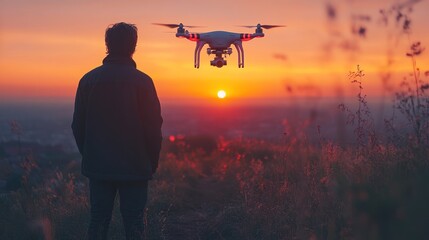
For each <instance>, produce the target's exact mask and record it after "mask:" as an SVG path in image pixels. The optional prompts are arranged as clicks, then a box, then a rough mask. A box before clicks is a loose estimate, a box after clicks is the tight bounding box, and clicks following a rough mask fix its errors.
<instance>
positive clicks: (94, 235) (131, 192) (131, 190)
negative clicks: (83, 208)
mask: <svg viewBox="0 0 429 240" xmlns="http://www.w3.org/2000/svg"><path fill="white" fill-rule="evenodd" d="M147 187H148V182H147V181H100V180H94V179H90V180H89V192H90V204H91V221H90V224H89V229H88V239H89V240H105V239H107V232H108V230H109V224H110V220H111V218H112V210H113V205H114V200H115V196H116V193H117V192H119V202H120V210H121V215H122V220H123V223H124V228H125V234H126V238H127V240H130V239H133V240H134V239H144V222H143V218H144V210H145V206H146V202H147Z"/></svg>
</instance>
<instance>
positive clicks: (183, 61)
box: [0, 0, 429, 101]
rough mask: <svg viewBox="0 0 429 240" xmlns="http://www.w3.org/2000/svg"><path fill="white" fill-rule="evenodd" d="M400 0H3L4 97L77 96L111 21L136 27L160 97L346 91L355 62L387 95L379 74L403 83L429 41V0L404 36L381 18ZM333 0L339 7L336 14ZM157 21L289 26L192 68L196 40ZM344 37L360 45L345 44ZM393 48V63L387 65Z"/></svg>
mask: <svg viewBox="0 0 429 240" xmlns="http://www.w3.org/2000/svg"><path fill="white" fill-rule="evenodd" d="M374 2H376V3H374ZM398 2H405V1H388V0H379V1H370V0H366V1H353V0H342V1H340V0H337V1H319V0H302V1H292V0H271V1H254V2H253V1H242V0H238V1H224V0H217V1H213V2H209V1H201V0H200V1H194V0H192V1H173V0H158V1H147V0H143V1H141V0H140V1H138V0H124V1H110V0H109V1H85V0H73V1H72V0H62V1H55V0H38V1H23V0H2V1H1V2H0V101H1V100H10V99H15V100H16V99H26V100H37V99H43V98H48V99H56V98H61V99H72V98H73V97H74V93H75V89H76V86H77V84H78V81H79V79H80V77H81V76H82V75H83V74H84V73H86V72H87V71H89V70H90V69H92V68H94V67H96V66H98V65H100V64H101V61H102V59H103V58H104V56H105V46H104V31H105V28H106V27H107V26H108V25H109V24H111V23H115V22H120V21H124V22H130V23H135V24H136V25H137V27H138V28H139V41H138V46H137V52H136V53H135V55H134V59H135V60H136V62H137V66H138V67H139V69H140V70H142V71H144V72H146V73H148V74H149V75H150V76H152V78H153V79H154V81H155V84H156V87H157V90H158V94H159V96H160V98H161V100H165V101H168V100H177V99H179V100H186V99H195V98H197V99H202V100H210V99H215V98H216V94H217V91H218V90H219V89H224V90H225V91H226V92H227V94H228V98H230V99H237V100H244V99H259V100H267V99H277V100H282V99H285V98H287V97H288V96H291V95H292V96H317V97H330V96H336V95H338V94H340V95H346V96H347V95H350V94H354V93H353V91H352V89H353V86H352V85H350V84H349V82H348V80H347V73H348V72H349V71H350V70H354V69H355V66H356V65H357V64H360V66H361V67H362V68H363V69H364V70H365V72H366V73H367V74H368V75H367V77H366V80H367V81H366V82H365V84H366V85H365V86H366V87H367V88H366V91H367V92H368V94H371V95H374V96H375V95H381V94H382V92H383V91H384V89H385V87H383V85H382V83H381V80H380V72H382V71H386V70H387V69H390V70H391V71H392V72H393V75H394V78H393V80H392V82H391V83H389V84H390V85H391V86H393V87H395V86H397V84H398V82H399V80H400V79H402V77H403V76H405V75H406V74H407V73H408V72H410V71H411V70H412V69H411V64H410V59H409V58H406V57H405V52H406V51H407V49H408V46H409V43H410V42H413V41H416V40H419V41H421V42H422V44H423V45H424V46H429V36H428V34H427V32H428V31H427V26H426V25H427V23H428V22H429V16H428V15H427V10H428V9H429V2H428V1H425V0H423V1H421V2H419V3H417V4H415V6H414V8H413V9H414V11H413V12H412V13H410V17H411V19H412V32H411V34H410V36H409V38H408V37H407V36H406V35H404V34H402V35H401V34H398V31H397V28H395V24H393V23H390V24H389V25H388V26H387V27H386V26H384V25H383V24H382V23H381V21H380V14H379V10H380V9H381V8H388V7H389V6H392V5H393V4H395V3H398ZM209 3H210V4H209ZM327 3H329V4H331V5H332V6H333V7H334V8H335V10H336V18H335V19H334V20H331V21H330V20H328V17H327V11H326V5H327ZM361 14H365V15H369V16H370V17H371V21H370V22H364V23H363V24H364V25H365V26H366V27H367V36H366V38H361V37H358V36H356V35H353V34H352V33H351V31H350V29H351V26H352V25H353V20H352V19H353V16H357V15H361ZM153 22H165V23H179V22H183V23H184V24H189V25H201V26H207V27H204V28H199V29H196V31H198V32H207V31H213V30H226V31H234V32H249V33H252V32H253V30H248V29H245V28H240V27H237V25H251V24H257V23H258V22H260V23H261V24H285V25H287V27H286V28H276V29H272V30H266V31H265V33H266V36H265V38H261V39H254V40H252V41H249V42H245V43H244V50H245V68H244V69H239V68H238V67H237V53H236V52H235V48H233V50H234V52H233V54H232V55H231V56H230V57H229V58H228V59H227V60H228V66H226V67H223V68H221V69H218V68H215V67H212V66H210V60H211V59H212V58H213V56H210V57H208V56H207V55H206V54H205V49H203V51H202V52H201V65H200V69H194V68H193V52H194V48H195V43H194V42H190V41H187V40H185V39H177V38H176V37H174V30H172V31H171V30H170V29H167V28H162V27H159V26H154V25H151V23H153ZM169 32H171V33H169ZM395 39H396V40H395ZM345 43H348V44H349V46H355V47H356V50H344V46H345ZM341 46H342V47H341ZM329 49H330V50H329ZM389 51H390V52H391V59H393V60H394V61H393V65H391V66H390V68H387V67H386V63H387V56H388V54H387V53H388V52H389ZM428 56H429V55H428V54H427V52H426V53H425V54H424V55H422V56H420V57H419V58H418V65H419V67H420V69H422V71H427V70H429V57H428ZM287 89H289V90H291V91H287ZM225 100H226V99H225Z"/></svg>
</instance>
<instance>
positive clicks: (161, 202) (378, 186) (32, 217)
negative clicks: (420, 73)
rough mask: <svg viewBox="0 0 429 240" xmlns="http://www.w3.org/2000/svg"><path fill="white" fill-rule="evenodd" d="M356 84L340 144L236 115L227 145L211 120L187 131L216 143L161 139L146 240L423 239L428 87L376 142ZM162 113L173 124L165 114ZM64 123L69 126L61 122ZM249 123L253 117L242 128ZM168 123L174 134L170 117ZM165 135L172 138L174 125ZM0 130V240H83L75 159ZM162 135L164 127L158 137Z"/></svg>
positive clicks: (288, 124) (314, 130)
mask: <svg viewBox="0 0 429 240" xmlns="http://www.w3.org/2000/svg"><path fill="white" fill-rule="evenodd" d="M364 79H365V76H364V74H363V72H362V70H360V69H359V68H358V69H357V70H356V71H355V72H351V73H350V75H349V80H350V82H351V84H356V86H357V89H358V90H357V92H358V94H357V98H356V99H357V101H356V103H355V104H351V105H350V106H349V105H348V104H342V103H339V104H338V106H337V107H336V108H334V109H331V110H332V111H334V112H338V113H339V116H343V118H342V119H344V123H345V124H346V125H345V129H344V131H345V132H344V133H343V135H350V134H351V136H349V138H347V139H348V140H347V141H345V140H344V139H341V138H340V139H336V140H333V139H332V138H330V137H327V136H330V135H329V134H325V133H324V132H326V131H325V128H324V126H323V125H320V122H323V121H322V120H320V121H319V120H314V119H313V120H311V119H308V118H301V117H298V119H295V121H286V120H284V121H282V122H280V123H279V122H278V119H277V120H273V119H271V120H272V122H274V125H273V126H277V128H280V129H281V130H282V131H280V130H278V129H277V128H275V127H274V128H272V127H266V126H265V125H262V128H258V129H257V131H253V132H252V131H250V130H247V131H246V129H247V128H246V127H243V124H244V122H247V124H249V126H248V128H252V126H259V125H260V124H259V125H258V123H257V122H253V123H252V122H251V121H250V120H249V119H251V118H252V117H250V118H248V117H249V115H248V114H247V115H246V116H247V117H246V116H245V117H242V118H240V117H238V116H239V115H240V114H237V116H236V121H235V122H234V121H233V120H230V121H227V125H228V126H230V127H231V126H233V128H238V127H239V126H242V127H243V130H241V131H240V133H238V134H236V135H234V134H232V133H231V131H230V130H229V128H227V129H222V127H219V126H218V128H215V127H214V125H213V124H216V123H219V121H220V119H216V118H214V119H213V116H212V117H210V118H208V119H206V120H201V119H200V120H201V122H200V124H199V125H200V126H199V127H200V128H197V127H189V128H190V129H192V130H193V131H195V128H197V130H196V131H197V132H202V133H203V132H204V131H203V129H204V128H207V129H212V130H213V128H214V129H215V131H216V132H220V131H223V133H225V136H226V137H222V136H214V135H213V133H211V132H210V131H208V132H205V133H204V134H188V135H186V134H179V133H171V134H167V135H166V136H165V138H164V143H163V148H162V153H161V159H160V168H159V170H158V172H157V173H156V176H155V178H154V180H152V181H151V183H150V194H149V203H148V205H147V211H146V215H145V222H146V236H147V238H148V239H424V238H425V237H427V236H429V230H428V228H427V227H425V223H426V221H427V219H428V217H429V208H428V207H427V202H428V201H429V188H427V183H428V182H429V167H428V164H429V158H428V149H429V148H428V146H429V144H428V143H429V142H428V141H429V131H428V120H429V118H428V109H429V99H428V95H427V93H426V92H425V91H426V90H427V88H428V87H427V86H428V85H427V84H425V83H424V82H423V80H421V79H418V80H419V82H418V83H419V84H418V85H414V88H413V87H411V86H413V85H411V84H409V85H407V86H408V88H404V90H403V91H402V92H399V93H398V94H397V101H396V105H395V106H394V107H395V109H397V111H399V113H400V114H401V116H402V117H391V118H388V119H385V120H384V123H383V125H382V127H383V130H382V131H380V129H377V131H376V127H375V124H374V120H373V117H372V112H371V109H370V106H369V103H368V102H367V100H366V96H365V95H364V87H363V86H364ZM416 87H418V88H417V89H416ZM416 90H417V91H416ZM57 110H58V109H57ZM325 110H326V109H325ZM246 111H248V112H253V113H254V112H257V113H262V112H263V110H261V109H259V110H257V111H256V110H254V111H249V109H247V110H246ZM270 111H271V113H272V115H273V116H275V115H276V114H275V113H278V111H274V110H272V109H271V110H267V112H266V113H264V114H262V116H265V117H262V118H261V119H259V120H258V121H262V122H264V121H268V119H269V118H267V117H266V116H267V115H269V112H270ZM12 112H13V111H12ZM58 112H61V111H57V114H59V113H58ZM64 112H69V111H64ZM232 112H237V110H234V111H231V113H232ZM291 112H292V111H289V113H291ZM169 113H170V116H173V115H175V112H174V111H172V110H170V112H169ZM286 113H287V111H286ZM42 115H43V116H44V117H45V118H47V119H49V116H46V114H42ZM310 115H311V114H310ZM60 116H61V114H60ZM66 116H69V115H68V114H65V115H64V116H63V118H65V117H66ZM167 116H169V115H168V113H167ZM217 116H218V117H219V115H217ZM256 116H261V114H256V115H253V118H254V119H256V118H257V117H256ZM24 118H28V116H24ZM172 118H173V117H172ZM54 119H55V118H54ZM58 119H62V118H61V117H59V118H58ZM231 119H234V118H231ZM237 119H238V120H237ZM240 119H241V120H240ZM243 119H244V120H243ZM280 119H281V118H280ZM291 119H292V118H291ZM316 119H317V118H316ZM322 119H323V118H322ZM45 120H46V119H45ZM175 121H176V122H177V124H178V125H177V126H179V125H180V126H182V127H183V124H181V119H180V118H175ZM240 121H243V122H240ZM33 122H34V121H33ZM47 122H49V121H47ZM173 122H174V121H173ZM169 124H171V126H170V127H171V129H175V128H174V127H173V126H175V125H174V124H173V123H171V122H170V123H169ZM195 124H196V123H195V122H194V124H193V126H196V125H195ZM60 125H61V124H60ZM197 125H198V124H197ZM37 126H38V125H37V124H35V125H34V126H33V128H37ZM65 126H67V124H63V125H61V126H60V127H59V129H63V128H64V127H65ZM212 126H213V127H212ZM398 126H401V128H398ZM403 126H408V127H403ZM8 127H10V136H11V139H12V140H10V141H5V140H3V142H2V144H1V147H2V148H1V149H0V150H1V151H0V152H1V159H2V160H3V161H2V177H3V178H4V179H6V180H7V181H5V185H4V187H3V193H2V196H1V198H0V212H1V213H2V214H1V217H0V223H1V224H0V226H1V227H0V238H1V239H82V238H83V236H85V235H86V229H87V225H88V221H89V207H88V187H87V179H85V178H84V177H83V176H82V175H81V174H80V156H79V155H78V154H77V153H76V150H75V149H74V150H73V148H72V150H70V149H69V150H68V151H64V148H61V147H60V146H58V145H54V146H43V145H41V144H38V143H30V142H28V141H25V135H26V134H25V132H24V131H23V129H22V126H21V125H20V123H19V121H12V122H10V125H8ZM39 127H40V126H39ZM29 128H30V129H31V125H30V126H27V129H29ZM378 128H380V127H378ZM53 129H54V130H55V129H56V128H55V127H53ZM171 129H170V130H171ZM264 129H265V130H264ZM270 129H271V131H274V132H275V134H274V135H273V136H275V135H278V136H279V137H278V138H277V139H276V138H274V137H268V138H263V137H261V136H264V131H267V134H266V135H267V136H271V135H272V134H273V132H270ZM328 129H330V128H329V126H328ZM170 130H168V124H167V132H168V131H170ZM178 131H179V130H178ZM180 131H185V128H183V129H181V130H180ZM180 131H179V132H180ZM189 131H191V130H189ZM330 131H331V130H328V132H330ZM246 133H248V134H250V135H246ZM33 134H35V133H33ZM66 134H67V131H66ZM252 134H253V135H252ZM261 134H262V135H261ZM270 134H271V135H270ZM252 136H253V137H252ZM258 136H259V137H258ZM23 139H24V140H23ZM60 139H61V138H60ZM6 160H7V161H9V163H10V162H11V161H15V162H16V163H18V168H19V169H20V170H19V171H14V168H16V167H17V166H14V165H13V164H7V161H6ZM110 235H111V239H124V233H123V228H122V220H121V216H120V213H119V210H118V207H116V208H115V211H114V215H113V220H112V223H111V229H110Z"/></svg>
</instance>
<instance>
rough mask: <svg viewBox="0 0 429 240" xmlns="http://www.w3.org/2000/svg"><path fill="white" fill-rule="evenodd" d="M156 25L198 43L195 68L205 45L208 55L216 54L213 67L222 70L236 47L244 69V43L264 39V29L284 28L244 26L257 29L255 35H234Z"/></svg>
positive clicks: (198, 64)
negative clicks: (170, 29) (193, 31)
mask: <svg viewBox="0 0 429 240" xmlns="http://www.w3.org/2000/svg"><path fill="white" fill-rule="evenodd" d="M154 24H155V25H160V26H165V27H169V28H177V33H176V37H178V38H186V39H188V40H190V41H193V42H196V43H197V46H196V48H195V53H194V67H195V68H199V67H200V53H201V50H202V49H203V47H204V45H206V44H208V45H209V47H208V48H207V54H208V55H210V54H214V55H215V58H214V59H213V60H211V61H210V65H211V66H215V67H218V68H221V67H223V66H226V65H227V61H226V60H225V59H224V57H225V58H226V56H227V55H231V53H232V48H231V47H230V46H231V45H234V46H235V48H236V49H237V52H238V68H244V50H243V44H242V43H243V41H249V40H252V39H254V38H261V37H264V36H265V35H264V32H263V30H262V29H271V28H276V27H284V26H283V25H261V24H259V23H258V24H257V25H256V26H242V27H247V28H256V29H255V33H233V32H226V31H213V32H206V33H190V32H189V31H188V30H186V29H185V27H186V28H195V27H197V26H185V25H183V24H182V23H180V24H165V23H154Z"/></svg>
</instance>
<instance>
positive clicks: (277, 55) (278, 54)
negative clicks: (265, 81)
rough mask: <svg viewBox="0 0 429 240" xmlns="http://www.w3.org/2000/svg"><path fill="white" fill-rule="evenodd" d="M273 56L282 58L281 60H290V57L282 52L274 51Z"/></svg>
mask: <svg viewBox="0 0 429 240" xmlns="http://www.w3.org/2000/svg"><path fill="white" fill-rule="evenodd" d="M273 58H275V59H278V60H281V61H287V60H288V57H287V56H286V55H285V54H282V53H274V54H273Z"/></svg>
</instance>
